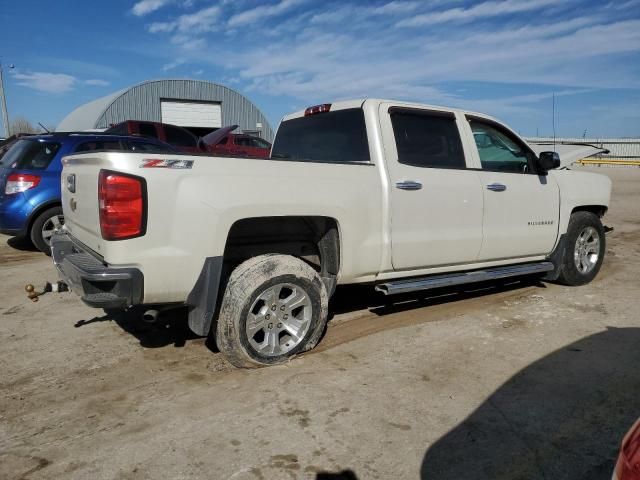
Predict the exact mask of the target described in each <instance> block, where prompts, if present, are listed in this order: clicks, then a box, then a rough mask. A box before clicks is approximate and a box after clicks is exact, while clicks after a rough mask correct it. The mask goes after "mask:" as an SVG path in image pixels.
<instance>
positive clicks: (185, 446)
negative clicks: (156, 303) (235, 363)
mask: <svg viewBox="0 0 640 480" xmlns="http://www.w3.org/2000/svg"><path fill="white" fill-rule="evenodd" d="M595 170H597V171H599V172H601V173H605V174H607V175H610V176H611V178H612V179H613V181H614V196H613V201H612V205H611V208H610V211H609V214H608V215H607V216H606V217H605V220H606V222H605V223H606V224H608V225H610V226H613V227H615V229H616V230H615V232H614V233H612V234H611V235H609V237H608V239H607V241H608V245H607V254H606V258H605V261H604V266H603V268H602V271H601V272H600V275H599V276H598V277H597V279H596V280H595V281H594V282H593V283H592V284H590V285H587V286H584V287H578V288H569V287H562V286H558V285H553V284H542V283H536V282H533V281H529V282H519V283H515V284H505V285H500V286H483V287H482V288H480V287H474V288H473V289H467V290H466V291H463V290H449V291H444V292H438V295H435V296H433V294H432V296H425V295H424V294H423V295H414V296H405V297H401V298H398V299H395V301H394V303H389V302H387V303H385V299H384V298H381V297H378V296H376V295H373V294H371V293H369V290H367V289H364V288H361V287H360V288H341V289H339V291H338V293H337V296H336V298H335V300H334V301H333V303H332V307H331V309H332V312H333V318H332V320H331V322H330V325H329V328H328V330H327V333H326V336H325V337H324V339H323V340H322V341H321V343H320V345H319V347H318V348H317V349H316V350H314V351H313V352H310V353H308V354H306V355H304V356H302V357H299V358H297V359H295V360H293V361H292V362H290V363H289V364H287V365H284V366H278V367H271V368H265V369H259V370H253V371H241V370H234V369H232V368H230V367H228V366H227V364H226V363H225V362H224V361H223V360H222V358H221V357H220V354H219V353H216V352H212V351H211V349H210V348H209V347H208V342H206V341H205V339H202V338H198V337H195V336H194V335H191V334H189V332H188V330H187V329H186V327H185V324H186V316H185V314H184V312H181V311H177V312H172V313H167V314H165V316H164V317H163V318H162V319H161V321H160V323H159V325H157V326H155V327H154V328H151V329H146V330H145V329H141V328H140V327H139V324H138V322H137V319H136V318H111V317H108V316H106V315H104V314H103V313H102V311H101V310H95V309H91V308H88V307H86V306H84V305H83V304H82V303H81V302H80V301H79V299H78V298H77V297H76V296H75V295H74V294H63V295H57V296H55V295H48V296H45V297H43V298H42V299H41V300H40V301H39V302H37V303H32V302H30V301H29V300H27V299H26V297H25V294H24V285H25V284H26V283H30V282H32V283H38V284H40V283H42V282H43V281H44V280H47V279H48V280H55V279H56V275H55V271H54V268H53V266H52V264H51V261H50V259H48V258H46V257H44V256H43V255H42V254H39V253H36V252H33V251H30V250H29V249H28V247H26V246H25V245H21V244H17V243H16V242H14V241H12V240H10V241H9V243H10V244H7V240H8V239H7V237H0V478H11V479H14V478H15V479H45V478H46V479H51V478H65V479H67V478H70V479H87V478H92V479H93V478H96V479H138V478H139V479H142V478H145V479H146V478H153V479H165V478H166V479H182V478H208V479H256V480H261V479H280V478H282V479H303V478H305V479H306V478H310V479H316V478H318V479H330V478H335V479H339V478H344V479H354V478H358V479H370V478H372V479H396V478H398V479H399V478H402V479H411V478H423V479H425V478H426V479H431V478H433V479H439V480H440V479H443V478H444V479H448V478H450V479H467V478H469V479H476V478H487V479H489V478H491V479H496V478H509V479H516V478H522V479H525V478H527V479H528V478H536V479H537V478H575V479H601V478H603V479H604V478H611V472H612V470H613V465H614V458H615V456H616V454H617V449H618V445H619V442H620V439H621V437H622V435H623V434H624V433H625V431H626V430H627V429H628V428H629V427H630V426H631V424H632V423H633V421H634V420H635V419H636V418H637V417H638V416H639V415H640V395H638V392H640V368H639V366H640V316H639V312H640V248H639V245H640V169H637V168H635V169H634V168H615V169H614V168H602V169H595Z"/></svg>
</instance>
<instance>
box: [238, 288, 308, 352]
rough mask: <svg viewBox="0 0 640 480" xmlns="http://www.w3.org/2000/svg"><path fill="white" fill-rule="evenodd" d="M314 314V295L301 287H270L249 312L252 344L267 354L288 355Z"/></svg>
mask: <svg viewBox="0 0 640 480" xmlns="http://www.w3.org/2000/svg"><path fill="white" fill-rule="evenodd" d="M312 313H313V307H312V305H311V298H310V297H309V295H308V294H307V292H305V291H304V289H303V288H301V287H300V286H298V285H293V284H290V283H279V284H277V285H274V286H271V287H269V288H267V289H266V290H264V291H263V292H262V293H260V295H258V298H256V300H255V301H254V302H253V305H251V308H250V309H249V313H248V314H247V324H246V327H245V331H246V334H247V339H248V340H249V344H250V345H251V346H252V347H253V348H254V349H255V350H256V352H258V353H259V354H261V355H264V356H266V357H275V356H278V355H282V354H285V353H287V352H289V351H291V350H292V349H294V348H295V347H296V346H297V345H298V344H300V342H302V340H303V339H304V337H305V336H306V334H307V332H308V331H309V327H310V325H311V319H312Z"/></svg>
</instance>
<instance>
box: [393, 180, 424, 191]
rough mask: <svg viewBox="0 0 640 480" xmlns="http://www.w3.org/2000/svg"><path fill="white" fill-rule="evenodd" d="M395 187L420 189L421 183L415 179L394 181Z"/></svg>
mask: <svg viewBox="0 0 640 480" xmlns="http://www.w3.org/2000/svg"><path fill="white" fill-rule="evenodd" d="M396 188H399V189H400V190H420V189H421V188H422V184H421V183H420V182H416V181H415V180H403V181H401V182H396Z"/></svg>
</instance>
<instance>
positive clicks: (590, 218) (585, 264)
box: [557, 212, 606, 286]
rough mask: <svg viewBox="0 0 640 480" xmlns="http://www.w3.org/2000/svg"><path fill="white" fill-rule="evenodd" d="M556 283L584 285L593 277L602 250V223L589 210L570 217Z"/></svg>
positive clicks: (601, 255) (603, 237)
mask: <svg viewBox="0 0 640 480" xmlns="http://www.w3.org/2000/svg"><path fill="white" fill-rule="evenodd" d="M565 238H566V241H565V246H564V254H563V257H562V268H561V270H560V275H559V277H558V280H557V281H558V283H561V284H563V285H570V286H577V285H585V284H587V283H589V282H590V281H591V280H593V279H594V278H595V276H596V275H597V274H598V271H599V270H600V267H601V265H602V260H603V258H604V252H605V246H606V245H605V236H604V227H603V226H602V222H601V221H600V218H599V217H598V216H597V215H596V214H594V213H591V212H576V213H573V214H572V215H571V218H570V219H569V227H568V228H567V234H566V237H565Z"/></svg>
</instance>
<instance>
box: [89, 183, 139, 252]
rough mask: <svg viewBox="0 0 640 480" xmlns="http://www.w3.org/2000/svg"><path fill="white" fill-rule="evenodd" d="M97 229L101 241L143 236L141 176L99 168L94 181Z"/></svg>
mask: <svg viewBox="0 0 640 480" xmlns="http://www.w3.org/2000/svg"><path fill="white" fill-rule="evenodd" d="M98 201H99V202H100V230H101V232H102V238H104V239H105V240H124V239H125V238H133V237H139V236H141V235H144V229H145V216H146V212H145V210H146V205H145V201H146V199H145V184H144V179H142V178H139V177H133V176H130V175H123V174H120V173H114V172H107V171H105V170H102V171H100V177H99V180H98Z"/></svg>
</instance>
